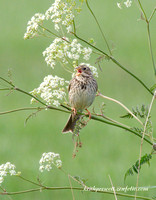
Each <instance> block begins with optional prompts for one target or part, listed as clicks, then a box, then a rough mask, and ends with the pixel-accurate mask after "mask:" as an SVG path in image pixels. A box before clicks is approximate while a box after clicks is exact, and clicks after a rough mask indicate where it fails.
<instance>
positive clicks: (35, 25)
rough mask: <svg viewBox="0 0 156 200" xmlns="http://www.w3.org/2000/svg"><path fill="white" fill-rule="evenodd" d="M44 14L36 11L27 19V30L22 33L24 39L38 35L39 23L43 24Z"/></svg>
mask: <svg viewBox="0 0 156 200" xmlns="http://www.w3.org/2000/svg"><path fill="white" fill-rule="evenodd" d="M44 19H45V16H44V15H43V14H41V13H36V14H35V15H34V16H33V17H32V18H31V20H30V21H28V24H27V25H28V26H27V31H26V33H25V34H24V39H30V38H33V37H34V36H37V35H38V31H39V25H42V24H43V21H44Z"/></svg>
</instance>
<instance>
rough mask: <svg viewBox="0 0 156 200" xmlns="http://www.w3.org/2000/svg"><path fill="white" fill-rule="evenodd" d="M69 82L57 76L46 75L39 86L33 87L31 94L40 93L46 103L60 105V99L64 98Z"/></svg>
mask: <svg viewBox="0 0 156 200" xmlns="http://www.w3.org/2000/svg"><path fill="white" fill-rule="evenodd" d="M68 83H69V82H68V81H65V80H64V78H60V77H58V76H52V75H48V76H46V77H45V78H44V80H43V82H42V83H41V84H40V86H39V87H38V88H36V89H34V90H33V91H32V92H31V94H33V95H35V96H36V95H40V96H41V98H42V99H43V100H45V101H46V102H47V104H49V105H50V104H53V105H55V106H57V107H58V106H59V105H60V101H62V100H66V99H65V98H66V86H67V84H68Z"/></svg>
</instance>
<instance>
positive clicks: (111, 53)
mask: <svg viewBox="0 0 156 200" xmlns="http://www.w3.org/2000/svg"><path fill="white" fill-rule="evenodd" d="M86 5H87V7H88V9H89V11H90V12H91V14H92V15H93V17H94V19H95V21H96V23H97V25H98V27H99V30H100V32H101V35H102V37H103V39H104V41H105V43H106V45H107V48H108V50H109V53H110V55H112V52H111V50H110V47H109V45H108V42H107V40H106V37H105V35H104V33H103V31H102V28H101V26H100V24H99V22H98V20H97V18H96V16H95V14H94V12H93V11H92V9H91V7H90V6H89V4H88V0H86Z"/></svg>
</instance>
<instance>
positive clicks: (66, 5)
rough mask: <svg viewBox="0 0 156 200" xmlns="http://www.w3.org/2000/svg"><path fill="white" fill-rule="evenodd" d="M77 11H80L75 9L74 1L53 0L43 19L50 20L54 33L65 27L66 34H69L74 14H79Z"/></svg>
mask: <svg viewBox="0 0 156 200" xmlns="http://www.w3.org/2000/svg"><path fill="white" fill-rule="evenodd" d="M78 10H80V9H77V6H76V1H75V0H68V1H61V0H55V2H54V3H53V4H52V5H51V7H50V8H48V10H47V11H46V12H45V18H46V20H52V22H53V23H54V28H55V30H56V31H59V30H60V27H61V26H65V28H66V30H67V33H69V32H70V31H71V30H72V24H73V19H74V17H75V14H76V13H77V14H78V13H79V11H78ZM73 13H74V14H73Z"/></svg>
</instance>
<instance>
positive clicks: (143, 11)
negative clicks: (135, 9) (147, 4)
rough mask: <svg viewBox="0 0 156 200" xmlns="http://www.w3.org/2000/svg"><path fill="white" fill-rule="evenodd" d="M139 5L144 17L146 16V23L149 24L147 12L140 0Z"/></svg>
mask: <svg viewBox="0 0 156 200" xmlns="http://www.w3.org/2000/svg"><path fill="white" fill-rule="evenodd" d="M138 3H139V6H140V9H141V11H142V13H143V15H144V17H145V20H146V22H147V21H148V19H147V16H146V13H145V10H144V9H143V6H142V4H141V2H140V0H138Z"/></svg>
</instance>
